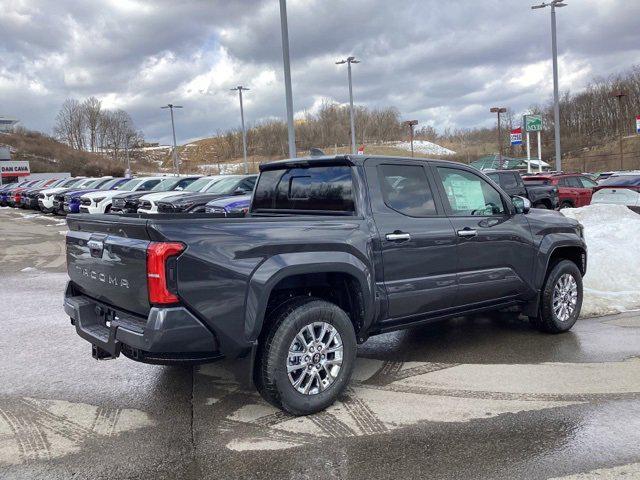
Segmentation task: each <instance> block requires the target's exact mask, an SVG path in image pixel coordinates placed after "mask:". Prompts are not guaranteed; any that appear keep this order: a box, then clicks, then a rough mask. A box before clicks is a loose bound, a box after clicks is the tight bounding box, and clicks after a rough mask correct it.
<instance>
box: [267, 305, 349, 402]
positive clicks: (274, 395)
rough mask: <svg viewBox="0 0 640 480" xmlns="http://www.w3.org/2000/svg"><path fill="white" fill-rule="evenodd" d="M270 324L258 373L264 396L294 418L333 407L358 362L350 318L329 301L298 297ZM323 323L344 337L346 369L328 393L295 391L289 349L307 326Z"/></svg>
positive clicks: (344, 365) (337, 377) (342, 367)
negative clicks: (288, 369) (289, 369)
mask: <svg viewBox="0 0 640 480" xmlns="http://www.w3.org/2000/svg"><path fill="white" fill-rule="evenodd" d="M269 320H271V326H270V328H269V330H268V332H267V334H266V336H265V338H264V340H263V341H262V342H261V345H260V347H259V350H258V355H257V358H256V366H255V372H254V380H255V383H256V387H257V388H258V391H259V392H260V394H261V395H262V396H263V397H264V399H265V400H267V401H268V402H269V403H271V404H272V405H274V406H276V407H278V408H281V409H283V410H285V411H287V412H289V413H291V414H293V415H309V414H312V413H316V412H320V411H322V410H324V409H325V408H327V407H329V406H330V405H332V404H333V403H334V402H335V400H336V399H337V398H338V396H339V395H340V394H341V393H342V392H343V391H344V389H345V388H346V387H347V385H348V383H349V380H350V378H351V373H352V372H353V367H354V364H355V360H356V353H357V344H356V335H355V331H354V329H353V324H352V323H351V320H350V319H349V317H348V316H347V314H346V313H345V312H344V311H343V310H342V309H341V308H339V307H338V306H337V305H335V304H333V303H330V302H327V301H325V300H320V299H318V298H314V297H297V298H294V299H291V300H290V301H288V302H286V303H285V304H284V305H282V306H281V307H279V308H278V309H276V310H275V311H274V312H273V313H272V315H271V316H270V319H269ZM320 321H321V322H325V323H328V324H330V325H332V326H333V328H335V329H336V330H337V331H338V333H339V334H340V337H341V339H342V345H343V358H342V365H341V367H340V371H339V372H338V375H337V376H336V378H335V380H334V381H333V383H332V384H331V385H329V386H328V387H327V388H326V390H324V391H321V392H319V393H315V394H303V393H300V392H298V390H296V389H295V388H294V386H293V385H292V384H291V381H290V380H289V376H288V374H287V369H286V365H287V358H288V355H289V347H290V345H291V344H292V342H293V341H294V339H295V337H296V335H297V334H298V332H300V330H301V329H302V328H303V327H304V326H305V325H309V324H312V323H314V322H320Z"/></svg>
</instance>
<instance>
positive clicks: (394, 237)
mask: <svg viewBox="0 0 640 480" xmlns="http://www.w3.org/2000/svg"><path fill="white" fill-rule="evenodd" d="M384 238H386V239H387V240H389V241H390V242H403V241H405V240H411V235H409V234H408V233H387V234H386V235H385V236H384Z"/></svg>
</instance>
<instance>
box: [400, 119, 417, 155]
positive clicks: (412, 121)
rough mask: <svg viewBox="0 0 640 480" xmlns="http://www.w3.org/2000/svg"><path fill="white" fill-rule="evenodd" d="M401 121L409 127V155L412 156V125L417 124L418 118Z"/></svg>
mask: <svg viewBox="0 0 640 480" xmlns="http://www.w3.org/2000/svg"><path fill="white" fill-rule="evenodd" d="M402 123H403V124H405V125H406V126H408V127H409V141H410V142H411V156H412V157H413V127H414V126H416V125H417V124H418V120H407V121H406V122H402Z"/></svg>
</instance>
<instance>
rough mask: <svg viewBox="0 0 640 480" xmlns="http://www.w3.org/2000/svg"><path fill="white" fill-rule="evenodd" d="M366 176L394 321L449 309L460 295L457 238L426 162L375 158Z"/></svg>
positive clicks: (388, 316) (389, 311) (390, 316)
mask: <svg viewBox="0 0 640 480" xmlns="http://www.w3.org/2000/svg"><path fill="white" fill-rule="evenodd" d="M365 172H366V176H367V183H368V184H369V185H368V188H369V191H370V192H371V194H370V198H371V209H372V213H373V218H374V222H375V225H376V227H377V230H378V234H379V238H378V241H379V250H380V252H381V256H382V264H383V269H382V270H383V275H382V278H378V279H376V281H377V282H378V283H382V284H383V288H384V290H385V291H386V293H387V312H386V313H384V312H383V318H385V319H387V320H389V321H393V320H398V319H406V321H411V319H412V318H415V317H420V316H422V315H424V314H426V313H429V314H432V313H435V312H437V311H440V310H445V309H447V308H449V307H451V306H452V305H453V302H454V299H455V295H456V263H457V262H456V242H457V240H456V236H455V233H454V231H453V226H452V225H451V222H450V220H449V219H448V218H447V216H446V214H445V212H444V208H443V205H442V203H441V201H440V199H439V197H438V195H437V194H435V192H436V189H435V186H434V185H433V179H432V177H431V172H430V169H429V167H428V165H427V164H426V163H425V162H419V161H410V160H406V161H403V162H402V163H399V162H398V160H393V161H385V160H384V159H369V160H367V161H366V162H365Z"/></svg>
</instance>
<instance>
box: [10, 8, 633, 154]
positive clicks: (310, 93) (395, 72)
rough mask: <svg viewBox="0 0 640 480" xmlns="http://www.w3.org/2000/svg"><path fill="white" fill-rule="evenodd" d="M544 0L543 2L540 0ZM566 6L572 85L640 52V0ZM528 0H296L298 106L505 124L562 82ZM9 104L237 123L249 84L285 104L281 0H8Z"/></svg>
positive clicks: (209, 129) (185, 127)
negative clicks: (68, 103)
mask: <svg viewBox="0 0 640 480" xmlns="http://www.w3.org/2000/svg"><path fill="white" fill-rule="evenodd" d="M534 3H535V2H534ZM568 3H569V7H567V8H564V9H561V10H559V11H558V27H559V44H560V51H561V55H562V56H561V70H560V73H561V87H562V88H563V89H565V90H566V89H568V90H571V91H574V92H575V91H578V90H580V89H581V88H583V87H584V85H585V84H586V82H588V81H589V80H590V79H592V78H594V77H597V76H600V77H606V76H608V75H610V74H613V73H617V72H619V71H621V70H624V69H625V68H628V67H629V66H631V65H633V64H634V63H637V62H638V60H637V59H638V58H640V56H639V53H640V47H638V44H637V19H638V18H640V2H630V1H625V0H582V1H580V2H577V1H575V0H574V1H572V0H569V2H568ZM529 6H530V3H529V2H527V1H524V0H517V1H511V2H504V1H503V0H483V1H482V2H478V1H477V0H456V1H454V2H440V1H438V2H436V1H431V0H405V1H402V2H396V1H393V2H389V1H382V0H350V1H349V2H344V1H338V0H289V2H288V10H289V28H290V40H291V54H292V76H293V90H294V105H295V108H296V110H297V111H298V112H303V111H305V110H309V109H311V108H312V107H313V106H314V105H317V103H318V101H319V100H320V99H322V98H327V99H330V100H334V101H338V102H345V101H346V100H347V98H346V97H347V89H346V71H345V68H344V66H336V65H334V63H333V62H334V61H335V60H337V59H339V58H342V57H345V56H347V55H349V54H355V55H357V56H358V57H359V58H361V59H362V63H361V64H359V65H356V66H355V67H354V89H355V98H356V102H357V103H358V104H362V105H367V106H371V107H382V106H396V107H398V108H399V110H400V111H401V112H402V114H403V115H405V116H407V117H415V118H418V119H419V120H420V121H421V122H422V123H429V124H432V125H434V126H435V127H436V128H444V127H448V126H449V127H473V126H478V125H489V124H491V122H492V121H493V120H492V117H491V116H490V115H489V114H488V108H489V107H490V106H492V105H493V104H498V103H499V104H501V105H505V106H508V107H510V108H512V109H513V110H514V111H515V112H517V113H519V112H521V111H523V110H525V109H526V108H527V107H528V106H529V105H531V104H533V103H540V102H546V101H548V100H549V97H550V93H551V71H550V45H549V43H550V38H549V37H550V33H549V11H548V10H538V11H531V10H530V9H529ZM0 31H2V32H3V39H2V43H0V58H1V59H2V63H1V64H0V115H10V116H14V117H17V118H20V119H21V120H22V121H23V124H24V125H25V126H27V127H29V128H33V129H39V130H43V131H46V132H50V131H51V129H52V127H53V122H54V118H55V115H56V113H57V110H58V108H59V106H60V105H61V104H62V102H63V101H64V99H65V98H67V97H76V98H83V97H86V96H89V95H95V96H97V97H98V98H101V99H102V100H103V102H104V104H105V106H107V107H113V108H124V109H126V110H127V111H129V112H130V113H131V115H132V117H133V118H134V120H135V121H136V123H137V124H138V126H139V127H140V128H141V129H142V130H143V131H144V132H145V135H146V137H147V138H148V139H159V140H161V141H163V142H168V140H169V125H168V121H167V120H168V118H167V115H166V112H165V111H162V110H160V108H159V107H160V106H161V105H163V104H166V103H167V102H173V103H180V104H183V105H184V106H185V108H184V109H183V110H182V111H180V112H179V113H178V115H177V133H178V136H179V138H180V140H181V141H186V140H187V139H192V138H197V137H201V136H205V135H210V134H211V133H213V132H215V131H217V130H219V129H224V128H229V127H234V126H236V125H237V124H238V117H239V115H238V111H237V98H236V97H235V96H234V95H233V94H232V93H231V92H229V91H228V89H229V88H230V87H231V86H233V85H237V84H238V83H243V84H245V85H248V86H249V87H250V88H251V91H250V92H248V93H247V96H246V109H247V117H248V118H249V119H250V120H251V121H252V122H257V121H260V120H261V119H266V118H273V117H280V118H281V117H283V116H284V98H283V97H284V92H283V90H284V89H283V86H282V65H281V62H282V57H281V50H280V46H281V44H280V25H279V9H278V2H277V1H276V0H242V1H228V0H227V1H225V0H207V1H205V0H190V1H184V2H175V1H168V0H163V1H152V0H103V1H94V2H86V1H82V0H75V1H74V0H59V1H55V2H54V1H52V0H49V1H45V0H41V1H37V0H24V1H22V2H16V1H13V0H0Z"/></svg>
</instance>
